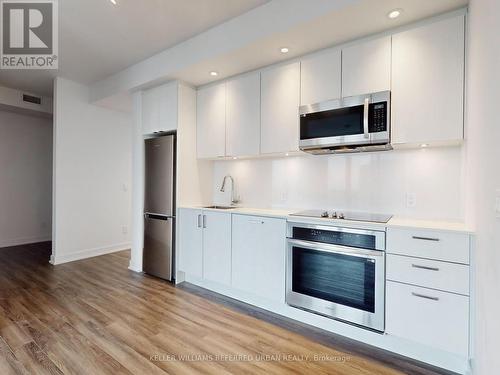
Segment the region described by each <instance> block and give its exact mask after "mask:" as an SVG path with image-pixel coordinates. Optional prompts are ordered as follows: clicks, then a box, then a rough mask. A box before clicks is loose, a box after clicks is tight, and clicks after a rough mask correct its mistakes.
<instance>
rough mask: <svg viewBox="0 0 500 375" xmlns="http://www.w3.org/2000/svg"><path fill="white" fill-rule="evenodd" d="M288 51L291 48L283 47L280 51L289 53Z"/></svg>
mask: <svg viewBox="0 0 500 375" xmlns="http://www.w3.org/2000/svg"><path fill="white" fill-rule="evenodd" d="M288 51H289V49H288V48H287V47H282V48H281V49H280V52H281V53H288Z"/></svg>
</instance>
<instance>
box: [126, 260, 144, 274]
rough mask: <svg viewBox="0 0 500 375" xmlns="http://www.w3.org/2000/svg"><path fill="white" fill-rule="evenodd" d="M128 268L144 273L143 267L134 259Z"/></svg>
mask: <svg viewBox="0 0 500 375" xmlns="http://www.w3.org/2000/svg"><path fill="white" fill-rule="evenodd" d="M128 269H129V270H131V271H134V272H139V273H142V267H140V266H139V265H137V264H135V263H132V260H130V263H129V264H128Z"/></svg>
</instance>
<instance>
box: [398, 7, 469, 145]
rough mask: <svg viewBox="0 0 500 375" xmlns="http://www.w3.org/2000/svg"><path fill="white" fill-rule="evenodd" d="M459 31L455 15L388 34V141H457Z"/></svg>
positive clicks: (461, 56)
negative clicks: (389, 51) (390, 114)
mask: <svg viewBox="0 0 500 375" xmlns="http://www.w3.org/2000/svg"><path fill="white" fill-rule="evenodd" d="M464 33H465V19H464V16H460V17H453V18H448V19H445V20H442V21H439V22H435V23H432V24H428V25H424V26H421V27H418V28H415V29H411V30H408V31H404V32H401V33H399V34H395V35H394V36H393V39H392V43H393V51H392V124H393V126H392V129H393V142H394V143H396V144H413V143H432V142H443V141H450V140H462V139H463V121H464V119H463V113H464V111H463V108H464V63H465V57H464V53H465V41H464Z"/></svg>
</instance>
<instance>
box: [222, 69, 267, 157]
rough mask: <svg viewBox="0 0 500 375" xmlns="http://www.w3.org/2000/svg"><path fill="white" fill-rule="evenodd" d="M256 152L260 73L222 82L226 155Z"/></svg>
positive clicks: (258, 127)
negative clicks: (224, 95) (224, 96)
mask: <svg viewBox="0 0 500 375" xmlns="http://www.w3.org/2000/svg"><path fill="white" fill-rule="evenodd" d="M259 152H260V73H258V72H257V73H251V74H245V75H243V76H240V77H237V78H234V79H231V80H230V81H228V82H227V83H226V155H227V156H241V155H243V156H252V155H258V154H259Z"/></svg>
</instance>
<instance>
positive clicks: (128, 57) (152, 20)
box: [0, 0, 269, 95]
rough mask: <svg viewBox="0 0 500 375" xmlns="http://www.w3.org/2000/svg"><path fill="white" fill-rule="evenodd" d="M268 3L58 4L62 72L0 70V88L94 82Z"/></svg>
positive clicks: (137, 0) (47, 90)
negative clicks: (57, 79)
mask: <svg viewBox="0 0 500 375" xmlns="http://www.w3.org/2000/svg"><path fill="white" fill-rule="evenodd" d="M268 1H269V0H117V3H118V5H116V6H114V5H113V4H112V3H111V2H110V1H109V0H64V1H59V38H60V39H59V52H60V56H59V57H60V58H59V68H60V69H59V71H55V70H54V71H30V70H23V71H6V70H2V71H0V85H4V86H8V87H12V88H18V89H23V90H26V91H32V92H34V93H38V94H45V95H47V94H48V95H50V94H51V93H52V79H53V78H54V77H55V76H56V75H59V76H62V77H65V78H69V79H72V80H75V81H77V82H81V83H86V84H89V83H93V82H96V81H99V80H101V79H103V78H105V77H107V76H109V75H111V74H113V73H116V72H118V71H120V70H123V69H124V68H126V67H128V66H130V65H132V64H135V63H137V62H139V61H141V60H144V59H145V58H147V57H149V56H151V55H153V54H155V53H157V52H159V51H161V50H164V49H167V48H169V47H171V46H173V45H175V44H177V43H180V42H182V41H184V40H186V39H189V38H190V37H192V36H194V35H197V34H199V33H201V32H203V31H205V30H207V29H209V28H211V27H213V26H215V25H218V24H220V23H222V22H224V21H226V20H228V19H231V18H233V17H236V16H238V15H240V14H242V13H245V12H247V11H249V10H250V9H253V8H255V7H257V6H259V5H262V4H264V3H266V2H268Z"/></svg>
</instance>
